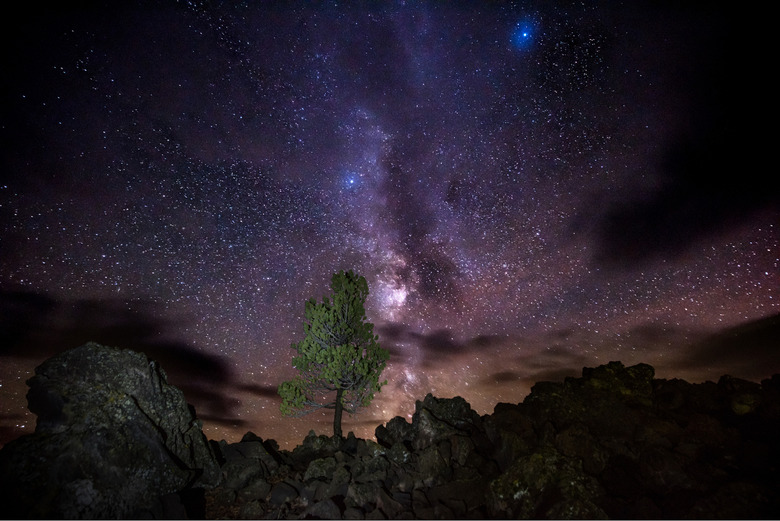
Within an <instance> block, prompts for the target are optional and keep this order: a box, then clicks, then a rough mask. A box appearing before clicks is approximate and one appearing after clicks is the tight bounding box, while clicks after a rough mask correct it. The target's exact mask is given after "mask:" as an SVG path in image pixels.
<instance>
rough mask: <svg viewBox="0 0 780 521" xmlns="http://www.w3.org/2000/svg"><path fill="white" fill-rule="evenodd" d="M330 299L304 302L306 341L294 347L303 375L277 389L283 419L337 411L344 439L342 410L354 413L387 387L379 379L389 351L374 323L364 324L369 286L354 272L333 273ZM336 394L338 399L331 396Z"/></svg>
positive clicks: (336, 425)
mask: <svg viewBox="0 0 780 521" xmlns="http://www.w3.org/2000/svg"><path fill="white" fill-rule="evenodd" d="M330 288H331V290H332V292H333V293H332V295H331V298H330V299H328V297H324V298H323V299H322V302H321V303H317V302H316V301H315V300H314V299H310V300H309V301H307V302H306V315H305V316H306V319H305V321H304V324H303V331H304V334H305V336H304V339H303V340H301V341H300V342H298V343H297V344H296V343H294V344H292V346H291V347H292V348H293V349H295V350H296V351H297V352H298V356H295V357H293V360H292V365H293V367H294V368H296V369H297V370H298V371H299V374H298V375H297V376H296V377H295V378H293V379H292V380H290V381H286V382H283V383H282V384H281V385H280V386H279V389H278V392H279V395H280V396H281V397H282V405H281V410H282V414H283V415H285V416H292V415H295V416H301V415H304V414H308V413H310V412H312V411H314V410H317V409H321V408H327V409H334V415H333V435H334V436H339V437H341V435H342V434H341V417H342V413H343V411H347V412H348V413H350V414H352V413H354V412H356V410H357V409H358V408H359V407H365V406H367V405H368V404H369V403H371V400H373V398H374V393H377V392H379V391H380V389H381V387H382V386H383V385H385V384H386V383H387V381H386V380H385V381H384V382H381V383H380V382H379V376H380V375H381V373H382V371H383V370H384V368H385V366H386V365H387V360H388V358H390V353H389V352H388V351H387V350H386V349H383V348H381V347H380V346H379V344H378V343H377V341H378V340H379V337H378V336H375V335H374V332H373V330H374V325H373V324H372V323H370V322H367V321H366V314H365V307H364V305H365V301H366V297H367V296H368V283H367V282H366V279H365V278H364V277H362V276H360V277H359V276H357V275H355V274H354V273H353V272H352V271H348V272H344V271H340V272H338V273H335V274H334V275H333V278H332V279H331V284H330ZM332 393H335V397H331V398H328V396H332Z"/></svg>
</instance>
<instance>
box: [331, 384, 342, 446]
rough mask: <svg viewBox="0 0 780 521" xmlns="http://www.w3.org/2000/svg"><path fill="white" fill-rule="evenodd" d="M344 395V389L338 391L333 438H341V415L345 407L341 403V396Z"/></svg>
mask: <svg viewBox="0 0 780 521" xmlns="http://www.w3.org/2000/svg"><path fill="white" fill-rule="evenodd" d="M343 394H344V390H343V389H336V410H335V412H334V413H333V436H334V437H336V436H338V437H339V438H341V413H342V411H343V410H344V406H343V405H342V403H341V396H342V395H343Z"/></svg>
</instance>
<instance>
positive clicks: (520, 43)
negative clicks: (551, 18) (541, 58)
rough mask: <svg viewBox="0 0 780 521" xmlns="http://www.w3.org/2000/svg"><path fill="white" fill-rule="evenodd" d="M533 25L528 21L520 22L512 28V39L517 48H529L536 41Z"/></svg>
mask: <svg viewBox="0 0 780 521" xmlns="http://www.w3.org/2000/svg"><path fill="white" fill-rule="evenodd" d="M533 29H534V28H533V26H532V25H531V24H530V23H527V22H519V23H518V24H517V25H515V26H514V28H513V29H512V34H511V37H510V41H511V43H512V46H513V47H514V48H515V49H528V48H529V47H530V46H531V44H532V43H533V41H534V30H533Z"/></svg>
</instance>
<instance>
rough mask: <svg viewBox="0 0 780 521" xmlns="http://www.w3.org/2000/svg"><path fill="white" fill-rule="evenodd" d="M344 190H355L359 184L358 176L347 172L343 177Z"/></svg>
mask: <svg viewBox="0 0 780 521" xmlns="http://www.w3.org/2000/svg"><path fill="white" fill-rule="evenodd" d="M343 182H344V188H347V189H349V188H355V187H357V185H358V184H359V182H360V174H358V173H356V172H347V173H346V174H345V175H344V180H343Z"/></svg>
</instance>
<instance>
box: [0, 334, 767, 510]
mask: <svg viewBox="0 0 780 521" xmlns="http://www.w3.org/2000/svg"><path fill="white" fill-rule="evenodd" d="M104 349H106V350H107V351H103V353H104V354H105V353H109V354H112V355H111V356H115V355H116V353H115V351H119V352H121V353H132V352H126V351H121V350H115V351H111V350H110V348H104ZM135 355H137V354H135ZM60 356H63V355H60ZM138 356H141V357H142V358H143V360H140V359H139V362H138V363H137V364H136V365H128V366H127V371H129V374H134V375H136V376H134V377H133V378H135V380H133V381H135V382H136V384H134V385H135V386H133V385H131V386H125V388H123V389H125V390H124V391H116V390H114V391H108V390H106V389H116V388H117V387H116V386H115V385H114V384H110V383H108V380H111V378H109V377H108V376H104V377H100V378H101V379H100V381H101V382H102V383H101V385H102V386H103V387H105V389H103V388H101V387H99V386H97V387H98V388H99V389H102V390H99V391H95V392H97V393H98V394H99V396H100V397H99V399H96V400H93V401H92V403H93V405H90V406H87V405H84V404H85V403H86V401H85V400H84V398H83V395H84V393H85V392H86V391H78V392H81V393H82V394H80V395H78V396H79V399H78V400H74V399H73V398H72V396H74V395H72V394H70V393H72V392H74V391H72V390H71V389H63V388H61V387H58V386H52V385H49V383H47V384H46V385H45V386H43V387H41V380H42V379H44V378H43V376H44V375H46V376H45V380H46V381H47V382H50V381H54V380H56V377H55V376H53V375H54V374H56V373H57V372H58V371H55V369H54V368H55V367H62V365H63V361H62V360H59V361H57V362H56V363H55V362H52V361H51V360H50V361H49V362H47V363H45V364H44V365H42V366H41V367H40V368H39V369H38V370H37V371H36V373H37V374H36V376H35V377H34V378H33V379H32V380H31V382H30V384H31V391H30V394H29V395H28V398H29V400H30V407H31V410H33V411H34V412H36V413H37V414H38V415H39V422H38V428H37V430H36V432H35V433H34V434H32V435H29V436H24V437H22V438H20V439H19V440H17V441H15V442H12V443H10V444H8V445H7V446H6V447H5V448H3V450H2V451H0V472H1V473H0V476H2V484H0V485H1V488H0V489H2V490H3V491H4V492H5V493H8V492H9V491H11V493H10V494H9V495H8V497H7V498H5V499H4V504H5V505H10V506H11V509H10V510H8V509H6V510H4V513H5V512H12V513H16V514H21V515H12V516H11V517H40V516H41V515H43V516H45V517H62V516H65V517H126V516H128V515H132V516H134V517H146V518H164V517H175V518H183V517H190V518H193V517H206V518H220V519H225V518H251V519H256V518H276V519H279V518H288V519H290V518H292V519H298V518H304V519H306V518H308V519H318V518H321V519H363V518H365V519H396V518H402V519H436V518H445V519H453V518H471V519H477V518H537V519H542V518H575V519H582V518H624V519H625V518H655V519H658V518H710V519H712V518H743V519H744V518H777V517H779V516H780V494H778V493H777V492H778V491H779V490H780V443H778V440H779V439H780V375H775V376H773V377H772V378H771V379H767V380H764V381H763V382H762V383H760V384H758V383H755V382H749V381H746V380H741V379H737V378H732V377H729V376H724V377H722V378H721V379H720V380H719V381H718V382H717V383H714V382H705V383H701V384H691V383H688V382H685V381H683V380H676V379H674V380H662V379H656V378H655V377H654V376H655V375H654V370H653V368H652V367H651V366H649V365H645V364H639V365H635V366H631V367H625V366H623V364H621V363H619V362H610V363H609V364H606V365H602V366H599V367H596V368H584V369H583V371H582V377H580V378H567V379H566V380H565V381H563V382H557V383H556V382H540V383H537V384H536V385H535V386H534V387H533V389H532V392H531V394H530V395H528V396H527V397H526V399H525V400H524V401H523V402H522V403H520V404H504V403H501V404H498V405H496V407H495V410H494V412H493V413H492V414H489V415H483V416H480V415H479V414H477V413H476V412H475V411H473V410H472V409H471V407H470V405H469V404H468V403H467V402H466V401H465V400H463V399H462V398H459V397H455V398H436V397H434V396H432V395H430V394H429V395H428V396H426V397H425V399H423V400H421V401H418V402H417V403H416V409H415V413H414V415H413V417H412V421H411V423H410V422H408V421H406V420H405V419H404V418H401V417H396V418H394V419H392V420H391V421H389V422H388V423H387V424H385V425H380V426H379V427H377V429H376V441H374V440H364V439H358V438H356V437H355V436H354V435H352V434H351V433H350V435H349V436H347V437H346V438H331V437H328V436H317V435H316V434H315V433H314V432H311V433H310V434H309V435H308V436H307V437H306V438H305V439H304V440H303V441H302V443H301V444H300V445H299V446H297V447H296V448H295V449H294V450H292V451H286V450H280V449H279V447H278V445H277V443H276V442H275V441H274V440H263V439H262V438H261V437H259V436H257V435H255V434H253V433H247V434H246V435H245V436H244V437H243V439H242V440H241V441H239V442H237V443H226V442H225V441H220V442H216V441H211V442H208V443H206V444H203V443H202V442H203V440H204V439H205V438H203V435H202V432H201V431H200V429H199V426H198V428H194V427H193V426H197V425H198V424H197V420H196V419H195V418H194V416H189V417H187V415H186V414H183V410H182V409H181V406H180V404H178V405H176V404H174V402H176V403H178V401H176V400H173V401H171V399H169V398H166V399H165V400H164V401H161V402H160V403H159V404H158V405H156V406H155V405H151V403H147V402H148V400H147V402H144V401H142V400H140V399H138V398H136V397H135V395H136V394H139V393H140V394H143V392H145V393H146V395H145V396H147V397H152V396H153V395H155V393H154V392H151V389H153V388H155V386H157V388H160V389H167V388H166V387H164V386H167V383H165V382H164V378H161V375H164V373H160V372H158V368H156V367H154V365H153V362H151V361H148V360H146V359H145V357H143V356H142V355H138ZM109 358H110V357H109ZM83 359H84V355H83V354H82V357H81V358H79V359H78V360H79V363H82V364H83ZM52 360H55V359H52ZM71 363H72V360H70V361H68V364H71ZM46 364H50V366H48V368H46V370H43V369H42V368H44V366H46ZM150 364H151V365H150ZM66 367H67V368H68V370H69V371H70V370H74V369H73V366H72V365H66ZM113 371H114V373H117V372H119V373H121V372H122V371H121V370H119V369H118V368H114V369H113ZM87 372H88V371H79V370H77V369H76V374H78V375H79V376H82V377H83V378H85V379H86V380H89V375H88V374H85V373H87ZM114 373H112V374H114ZM142 373H143V374H142ZM107 374H108V373H107ZM129 374H128V375H126V376H124V377H122V376H117V377H116V378H118V379H119V380H127V379H128V378H130V376H129ZM36 379H37V380H36ZM131 380H132V378H131ZM69 381H71V382H72V379H71V380H69ZM162 384H164V386H162V387H161V385H162ZM77 387H78V386H77ZM84 387H87V388H95V387H96V386H95V384H94V382H93V383H91V384H90V385H86V386H84ZM52 388H57V389H59V390H58V391H57V392H52V391H50V390H49V389H52ZM35 389H47V391H46V393H41V391H40V390H38V391H35ZM79 389H80V388H79ZM139 389H142V390H144V389H145V390H146V391H143V392H141V391H139ZM171 392H172V391H171ZM58 393H59V394H58ZM112 393H113V394H112ZM123 393H124V394H123ZM42 394H43V395H45V396H46V398H45V399H41V396H42ZM169 394H170V392H168V391H167V390H166V391H164V392H163V393H162V395H165V396H168V395H169ZM173 394H175V393H173ZM112 396H113V400H112ZM58 397H59V398H58ZM149 399H151V398H149ZM76 402H79V403H82V406H80V407H75V406H74V405H73V404H74V403H76ZM63 403H65V405H63ZM131 403H135V406H136V408H138V409H140V410H141V411H143V412H144V414H138V413H136V412H135V409H134V408H133V407H132V406H131V405H130V404H131ZM42 404H46V406H45V407H44V406H43V405H42ZM100 407H102V408H103V409H106V408H108V409H110V410H112V411H115V412H112V413H110V414H109V413H108V412H106V411H105V410H102V409H100ZM160 407H162V408H163V409H160ZM167 407H173V408H174V409H175V410H178V411H182V412H181V413H177V414H170V415H167V416H168V417H170V418H169V419H172V418H174V417H175V418H178V419H177V420H176V421H168V420H165V421H163V419H162V418H163V416H166V415H162V414H160V411H161V410H164V409H165V408H167ZM91 408H94V410H92V412H90V413H89V414H87V412H83V413H81V412H76V411H77V409H78V410H84V411H88V410H91ZM98 409H100V410H98ZM116 411H121V414H120V413H119V412H116ZM92 416H96V417H99V418H107V417H108V416H111V418H112V419H111V422H114V423H113V427H112V428H113V429H115V430H117V431H119V432H121V433H129V434H130V436H129V437H128V436H126V437H124V438H118V437H116V436H114V435H111V434H109V433H108V432H103V433H102V434H100V435H99V436H98V434H97V433H95V434H93V435H92V437H86V434H85V431H87V430H89V429H92V428H94V426H95V425H104V424H105V425H108V423H107V420H104V419H101V420H99V421H98V422H97V423H95V422H94V420H92V419H91V418H92ZM55 420H56V421H55ZM166 422H167V423H166ZM162 423H165V426H164V427H163V426H161V427H160V428H157V429H156V430H150V429H149V428H148V425H158V424H162ZM63 425H68V427H67V429H65V428H63V427H62V426H63ZM86 426H89V429H87V428H86ZM70 431H76V432H79V433H80V434H78V435H73V437H75V438H76V439H77V440H78V443H77V442H74V441H67V443H66V444H65V445H64V446H63V447H64V448H63V449H62V450H61V451H60V452H55V451H54V450H53V449H52V448H51V447H52V446H54V443H55V441H56V442H57V443H60V442H61V441H62V439H67V440H70V438H68V437H65V438H62V437H63V436H66V433H67V432H70ZM198 434H199V436H198ZM124 435H125V434H123V436H124ZM56 436H59V437H60V438H55V437H56ZM112 436H113V437H112ZM182 436H189V438H186V440H184V438H182ZM101 439H102V440H103V441H101ZM57 440H59V441H57ZM177 440H178V441H177ZM182 440H184V441H182ZM125 444H130V446H132V447H133V452H132V453H133V454H135V453H136V452H137V451H140V452H138V454H141V455H144V454H147V453H149V454H151V455H153V456H154V457H148V456H143V457H140V456H139V457H137V458H134V459H133V460H132V461H129V462H128V461H127V460H126V459H125V460H123V459H122V458H129V455H128V453H127V452H126V451H125V450H124V449H123V447H124V446H125ZM150 447H156V450H155V449H152V448H150ZM121 454H124V456H122V457H120V455H121ZM97 455H99V456H100V458H103V459H99V458H98V457H97ZM106 455H108V457H107V456H106ZM90 458H92V459H90ZM85 461H86V462H87V463H85ZM90 461H92V463H89V462H90ZM141 469H145V470H141ZM215 469H216V472H215ZM98 474H99V479H98V477H96V476H98ZM120 480H121V482H123V483H124V484H125V487H124V488H125V489H127V490H117V489H116V487H113V485H111V484H112V483H117V482H119V481H120ZM86 482H89V483H90V484H91V485H90V486H87V485H86ZM74 483H75V484H74ZM144 484H148V485H152V486H149V487H146V488H144V486H145V485H144ZM128 491H129V492H132V493H128ZM42 499H45V501H43V503H46V502H47V501H48V503H47V504H49V505H53V506H50V507H49V510H43V509H42V507H41V506H40V505H41V504H42V501H41V500H42ZM112 503H113V504H116V505H122V508H121V509H120V508H119V507H109V505H111V504H112ZM33 505H38V506H33ZM6 515H7V514H6Z"/></svg>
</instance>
